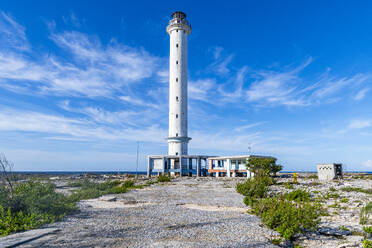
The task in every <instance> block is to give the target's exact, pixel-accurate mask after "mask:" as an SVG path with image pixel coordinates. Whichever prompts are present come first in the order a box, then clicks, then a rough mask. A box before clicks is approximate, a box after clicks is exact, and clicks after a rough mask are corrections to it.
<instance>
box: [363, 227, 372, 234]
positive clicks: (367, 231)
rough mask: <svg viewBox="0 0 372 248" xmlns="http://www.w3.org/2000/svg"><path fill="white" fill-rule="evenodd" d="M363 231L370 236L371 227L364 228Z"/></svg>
mask: <svg viewBox="0 0 372 248" xmlns="http://www.w3.org/2000/svg"><path fill="white" fill-rule="evenodd" d="M363 231H365V232H366V233H368V234H372V226H364V227H363Z"/></svg>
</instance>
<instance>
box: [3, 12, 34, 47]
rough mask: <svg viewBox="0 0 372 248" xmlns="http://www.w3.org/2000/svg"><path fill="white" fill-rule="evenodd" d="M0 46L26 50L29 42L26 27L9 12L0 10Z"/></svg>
mask: <svg viewBox="0 0 372 248" xmlns="http://www.w3.org/2000/svg"><path fill="white" fill-rule="evenodd" d="M0 39H1V44H0V47H1V48H2V49H5V50H8V51H9V49H16V50H20V51H27V50H28V49H29V43H28V41H27V37H26V29H25V28H24V27H23V26H22V25H20V24H18V23H17V22H16V21H15V20H14V18H12V17H11V16H10V15H9V14H6V13H4V12H2V11H0Z"/></svg>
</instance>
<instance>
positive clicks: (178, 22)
mask: <svg viewBox="0 0 372 248" xmlns="http://www.w3.org/2000/svg"><path fill="white" fill-rule="evenodd" d="M173 24H184V25H187V26H189V22H188V21H186V20H185V19H178V18H176V19H172V20H170V21H169V24H168V25H173Z"/></svg>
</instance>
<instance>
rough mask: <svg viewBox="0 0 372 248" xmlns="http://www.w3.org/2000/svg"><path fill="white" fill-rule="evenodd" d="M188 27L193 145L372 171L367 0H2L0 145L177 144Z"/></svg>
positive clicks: (22, 150) (84, 158)
mask: <svg viewBox="0 0 372 248" xmlns="http://www.w3.org/2000/svg"><path fill="white" fill-rule="evenodd" d="M175 10H182V11H184V12H186V14H187V16H188V20H189V21H190V23H191V24H192V33H191V35H190V37H189V136H190V137H192V140H191V142H190V144H189V153H190V154H209V155H228V154H231V155H240V154H246V153H247V152H248V147H251V150H252V153H254V154H262V155H272V156H275V157H277V158H278V160H279V162H280V163H281V164H283V165H284V169H285V170H305V171H308V170H314V169H315V165H316V163H324V162H342V163H344V164H345V165H346V169H348V170H369V171H371V170H372V141H371V140H372V107H371V106H372V74H371V68H372V3H371V2H370V1H357V2H356V1H311V2H309V1H241V2H239V1H228V2H226V1H210V2H208V1H203V3H200V2H199V3H196V1H195V2H193V1H187V2H182V3H175V2H174V1H169V2H166V1H52V2H51V1H1V2H0V151H1V152H2V153H4V154H5V155H6V156H7V157H8V158H9V159H10V160H12V161H13V162H14V163H15V170H134V169H135V161H136V142H137V141H140V169H141V170H144V169H145V167H146V162H145V161H146V160H145V156H146V155H148V154H164V153H167V143H166V141H165V137H166V136H167V129H168V56H169V37H168V34H167V33H166V32H165V27H166V25H167V22H168V20H169V18H170V14H171V13H172V12H173V11H175Z"/></svg>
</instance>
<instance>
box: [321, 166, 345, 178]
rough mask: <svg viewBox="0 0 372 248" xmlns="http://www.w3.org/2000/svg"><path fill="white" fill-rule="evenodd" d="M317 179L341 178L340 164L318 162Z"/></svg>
mask: <svg viewBox="0 0 372 248" xmlns="http://www.w3.org/2000/svg"><path fill="white" fill-rule="evenodd" d="M317 169H318V179H319V180H322V181H326V180H334V179H339V178H342V177H343V175H342V164H318V165H317Z"/></svg>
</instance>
